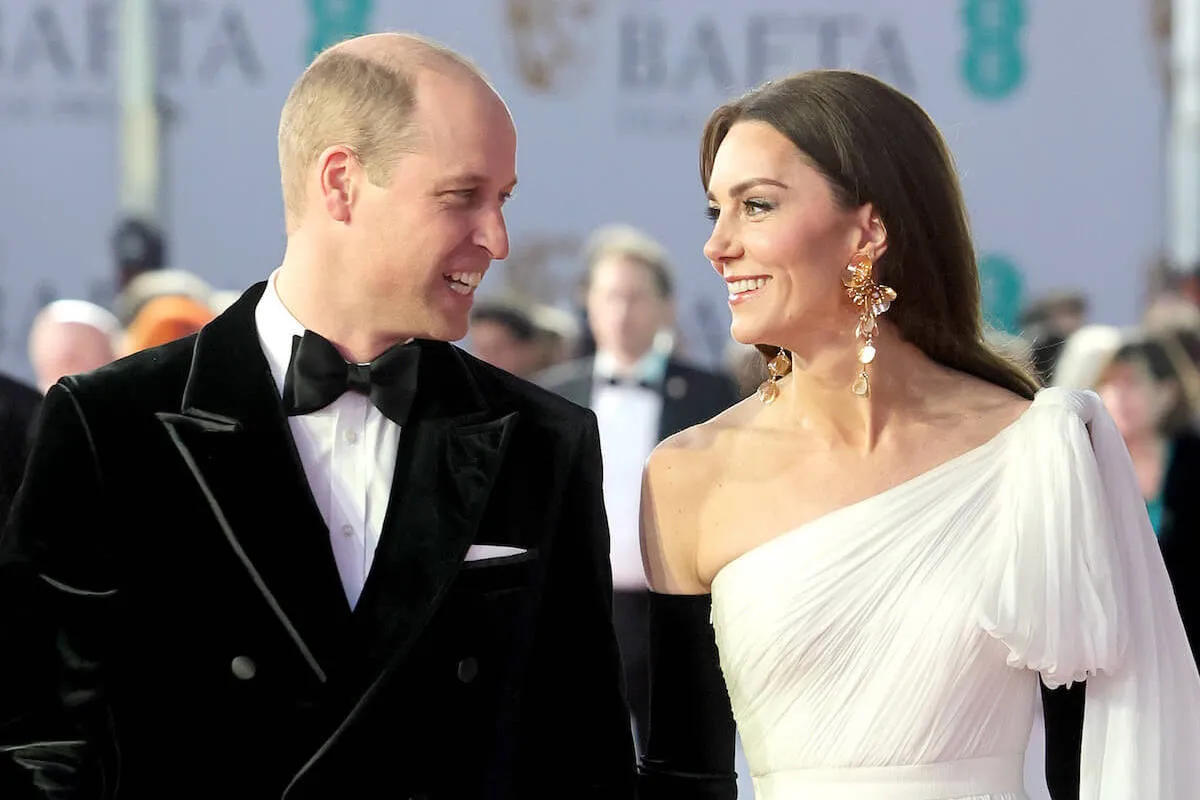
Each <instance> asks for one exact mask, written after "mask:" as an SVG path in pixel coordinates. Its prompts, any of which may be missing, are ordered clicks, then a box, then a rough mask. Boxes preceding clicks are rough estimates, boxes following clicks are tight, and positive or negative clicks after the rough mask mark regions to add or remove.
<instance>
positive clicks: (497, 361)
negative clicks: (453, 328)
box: [471, 319, 541, 378]
mask: <svg viewBox="0 0 1200 800" xmlns="http://www.w3.org/2000/svg"><path fill="white" fill-rule="evenodd" d="M471 352H472V353H474V354H475V356H476V357H478V358H479V359H481V360H483V361H486V362H487V363H489V364H491V365H492V366H494V367H499V368H500V369H503V370H507V371H508V372H511V373H512V374H513V375H518V376H520V377H523V378H524V377H528V376H529V375H530V374H532V373H533V372H535V371H536V369H537V361H538V359H539V356H540V355H541V354H540V352H539V349H538V344H537V343H536V342H535V341H521V340H520V339H518V338H517V337H516V336H514V335H513V332H512V331H511V330H510V329H509V328H508V326H507V325H505V324H504V323H502V322H498V321H496V320H490V319H481V320H478V321H476V322H475V323H474V324H472V325H471Z"/></svg>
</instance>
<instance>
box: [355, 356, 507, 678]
mask: <svg viewBox="0 0 1200 800" xmlns="http://www.w3.org/2000/svg"><path fill="white" fill-rule="evenodd" d="M420 370H421V374H420V379H419V387H420V388H419V389H418V395H417V399H416V402H415V404H414V409H413V413H412V414H411V415H410V418H409V423H408V424H407V425H406V426H405V427H404V429H403V431H402V433H401V434H400V447H399V452H398V453H397V457H396V469H395V473H394V477H393V479H392V493H391V497H390V500H389V502H388V508H387V513H386V515H385V517H384V522H383V530H382V531H381V532H380V537H379V544H378V546H377V549H376V552H375V560H374V563H373V564H372V566H371V571H370V573H369V574H368V576H367V582H366V585H365V586H364V587H363V593H362V596H361V597H360V598H359V602H358V605H357V607H356V608H355V611H354V618H355V625H354V627H355V630H356V633H357V634H358V636H359V637H360V639H359V640H360V641H362V642H365V643H366V644H367V648H366V654H367V659H366V666H367V669H368V671H369V673H370V672H374V671H377V670H378V669H380V668H382V667H383V666H384V665H385V662H388V661H395V660H399V659H401V658H402V657H403V655H404V652H405V651H406V650H407V648H408V646H409V645H410V644H411V643H412V641H413V639H414V638H415V637H416V636H417V634H419V633H420V631H421V630H422V629H423V628H424V626H425V624H426V623H427V622H428V620H429V618H430V617H431V616H432V615H433V613H434V611H435V610H436V609H437V607H438V605H439V604H440V602H441V599H442V597H443V596H444V595H445V592H446V589H448V588H449V586H450V584H451V582H453V580H454V577H455V576H456V575H457V574H458V571H459V569H460V568H461V567H462V563H463V559H464V558H465V556H466V553H467V549H468V548H469V547H470V546H471V543H472V542H473V541H474V539H475V533H476V530H477V529H478V526H479V521H480V519H481V517H482V515H483V512H484V509H485V508H486V506H487V501H488V497H489V496H490V495H491V490H492V486H493V485H494V484H495V480H496V476H497V475H498V474H499V472H500V467H501V464H502V463H503V460H504V452H505V449H506V448H507V445H508V440H509V436H510V434H511V432H512V429H513V424H514V422H515V421H516V414H515V413H514V414H508V415H503V416H497V415H495V414H493V413H492V412H491V411H490V410H489V408H488V406H487V404H486V402H485V401H484V398H483V396H482V395H481V394H480V393H479V390H478V388H477V387H476V385H475V380H474V378H473V377H472V375H471V373H470V372H469V371H468V370H467V368H466V365H465V364H464V363H463V361H462V357H461V356H460V355H459V354H458V352H457V351H456V350H455V349H454V348H453V347H452V346H451V345H449V344H446V343H444V342H423V343H422V348H421V367H420Z"/></svg>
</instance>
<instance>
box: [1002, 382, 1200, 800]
mask: <svg viewBox="0 0 1200 800" xmlns="http://www.w3.org/2000/svg"><path fill="white" fill-rule="evenodd" d="M1020 435H1021V437H1022V442H1021V443H1022V447H1021V448H1018V450H1017V452H1018V453H1019V455H1018V456H1017V458H1018V461H1017V462H1015V463H1014V464H1013V469H1012V470H1011V471H1010V472H1009V474H1008V475H1007V478H1006V480H1007V484H1006V485H1005V486H1004V487H1003V491H1004V492H1005V500H1006V503H1007V506H1006V510H1005V513H1004V519H1005V520H1006V522H1005V524H1004V527H1003V529H1002V530H1000V531H999V534H1000V535H999V536H998V537H997V550H996V552H995V553H994V554H993V556H992V558H991V560H990V561H989V576H988V579H987V581H986V582H985V584H984V589H983V595H982V598H983V599H982V606H981V615H982V618H983V625H984V627H985V629H986V630H987V631H988V632H989V633H990V634H991V635H992V636H994V637H995V638H997V639H999V640H1000V641H1001V642H1002V643H1003V644H1004V645H1005V647H1006V649H1007V651H1008V663H1009V664H1010V665H1011V666H1014V667H1021V668H1026V669H1031V670H1036V671H1037V672H1038V673H1040V675H1041V678H1042V680H1043V682H1044V683H1045V684H1046V685H1047V686H1050V687H1052V688H1053V687H1057V686H1063V685H1070V684H1071V683H1073V682H1076V681H1083V680H1086V682H1087V683H1086V692H1087V698H1086V704H1085V711H1084V731H1083V744H1082V752H1081V757H1080V760H1081V763H1080V795H1079V796H1080V800H1101V799H1103V800H1130V798H1151V797H1153V798H1156V800H1176V799H1178V800H1183V799H1184V798H1195V797H1198V796H1200V675H1198V674H1197V670H1196V664H1195V661H1194V660H1193V658H1192V653H1191V649H1190V647H1189V646H1188V640H1187V636H1186V634H1185V633H1184V628H1183V624H1182V622H1181V621H1180V616H1179V611H1178V608H1177V606H1176V603H1175V597H1174V593H1173V592H1172V589H1171V584H1170V580H1169V578H1168V577H1167V572H1166V569H1165V567H1164V566H1163V561H1162V556H1161V554H1160V552H1159V549H1158V544H1157V542H1156V540H1155V537H1154V532H1153V530H1152V529H1151V527H1150V521H1149V517H1148V515H1147V512H1146V506H1145V503H1144V501H1143V499H1142V495H1141V491H1140V490H1139V488H1138V483H1137V479H1136V476H1135V474H1134V470H1133V463H1132V461H1131V460H1130V457H1129V454H1128V452H1127V451H1126V449H1125V445H1124V442H1123V441H1122V439H1121V437H1120V434H1119V432H1118V431H1117V428H1116V426H1115V425H1114V423H1113V421H1112V419H1111V418H1110V417H1109V416H1108V414H1107V412H1106V411H1105V410H1104V408H1103V406H1102V405H1101V403H1100V399H1099V397H1098V396H1097V395H1096V394H1095V393H1093V392H1077V391H1068V390H1065V389H1047V390H1043V391H1042V392H1041V393H1039V394H1038V397H1037V399H1036V400H1035V401H1034V403H1033V406H1032V407H1031V408H1030V409H1029V410H1028V411H1027V412H1026V414H1025V417H1024V418H1023V419H1022V421H1021V431H1020Z"/></svg>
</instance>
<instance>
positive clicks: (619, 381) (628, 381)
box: [604, 375, 658, 392]
mask: <svg viewBox="0 0 1200 800" xmlns="http://www.w3.org/2000/svg"><path fill="white" fill-rule="evenodd" d="M604 385H605V386H624V387H626V388H629V389H648V390H649V391H651V392H657V391H658V387H657V386H656V385H654V384H653V383H651V382H650V381H648V380H646V379H645V378H642V379H641V380H634V379H633V378H618V377H617V376H616V375H609V376H608V377H606V378H605V379H604Z"/></svg>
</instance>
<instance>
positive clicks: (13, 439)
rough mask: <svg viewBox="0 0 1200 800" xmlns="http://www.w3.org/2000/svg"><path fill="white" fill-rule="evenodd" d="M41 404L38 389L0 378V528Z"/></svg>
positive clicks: (23, 469) (17, 482)
mask: <svg viewBox="0 0 1200 800" xmlns="http://www.w3.org/2000/svg"><path fill="white" fill-rule="evenodd" d="M41 403H42V395H41V393H40V392H39V391H38V390H37V389H34V388H33V387H32V386H26V385H25V384H23V383H18V382H17V381H14V380H13V379H12V378H9V377H6V376H4V375H0V528H2V527H3V526H4V520H5V518H6V517H7V516H8V507H9V505H10V504H11V503H12V499H13V495H14V494H16V491H17V487H18V486H19V485H20V484H21V476H22V475H23V474H24V472H25V461H26V460H27V459H28V458H29V446H30V444H32V441H33V432H34V421H35V420H36V418H37V411H38V408H39V407H40V406H41Z"/></svg>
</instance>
